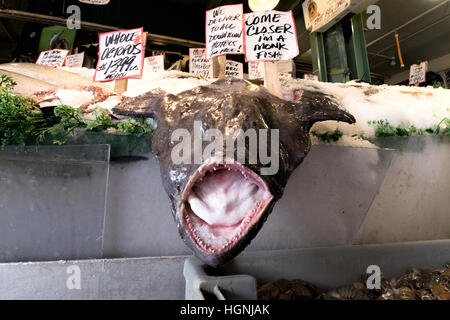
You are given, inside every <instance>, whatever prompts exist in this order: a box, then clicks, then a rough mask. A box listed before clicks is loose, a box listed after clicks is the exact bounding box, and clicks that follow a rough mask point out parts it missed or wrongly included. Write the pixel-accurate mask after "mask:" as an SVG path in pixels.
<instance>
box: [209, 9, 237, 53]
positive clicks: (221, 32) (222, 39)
mask: <svg viewBox="0 0 450 320" xmlns="http://www.w3.org/2000/svg"><path fill="white" fill-rule="evenodd" d="M242 14H243V5H242V4H236V5H227V6H222V7H217V8H215V9H212V10H208V11H206V59H208V60H209V59H211V58H213V57H216V56H221V55H224V54H243V53H244V40H243V39H244V38H243V36H242Z"/></svg>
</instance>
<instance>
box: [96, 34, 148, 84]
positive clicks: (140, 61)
mask: <svg viewBox="0 0 450 320" xmlns="http://www.w3.org/2000/svg"><path fill="white" fill-rule="evenodd" d="M142 38H143V30H142V28H138V29H131V30H119V31H113V32H107V33H100V34H99V54H98V56H99V59H98V64H97V70H96V72H95V76H94V81H110V80H117V79H125V78H137V79H140V78H142V71H143V65H144V46H143V41H142Z"/></svg>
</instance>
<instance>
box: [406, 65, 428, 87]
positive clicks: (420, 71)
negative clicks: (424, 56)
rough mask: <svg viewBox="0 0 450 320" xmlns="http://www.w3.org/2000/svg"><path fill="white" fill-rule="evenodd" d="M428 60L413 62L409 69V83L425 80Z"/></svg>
mask: <svg viewBox="0 0 450 320" xmlns="http://www.w3.org/2000/svg"><path fill="white" fill-rule="evenodd" d="M427 71H428V62H427V61H424V62H422V63H421V64H413V65H412V66H411V68H410V70H409V84H416V83H423V82H425V81H427Z"/></svg>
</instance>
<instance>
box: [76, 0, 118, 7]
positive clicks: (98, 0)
mask: <svg viewBox="0 0 450 320" xmlns="http://www.w3.org/2000/svg"><path fill="white" fill-rule="evenodd" d="M78 1H80V2H83V3H87V4H95V5H101V6H103V5H105V4H108V3H109V1H110V0H78Z"/></svg>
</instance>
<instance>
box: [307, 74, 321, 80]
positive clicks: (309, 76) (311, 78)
mask: <svg viewBox="0 0 450 320" xmlns="http://www.w3.org/2000/svg"><path fill="white" fill-rule="evenodd" d="M303 79H305V80H312V81H319V76H318V75H315V74H311V73H305V75H304V76H303Z"/></svg>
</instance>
